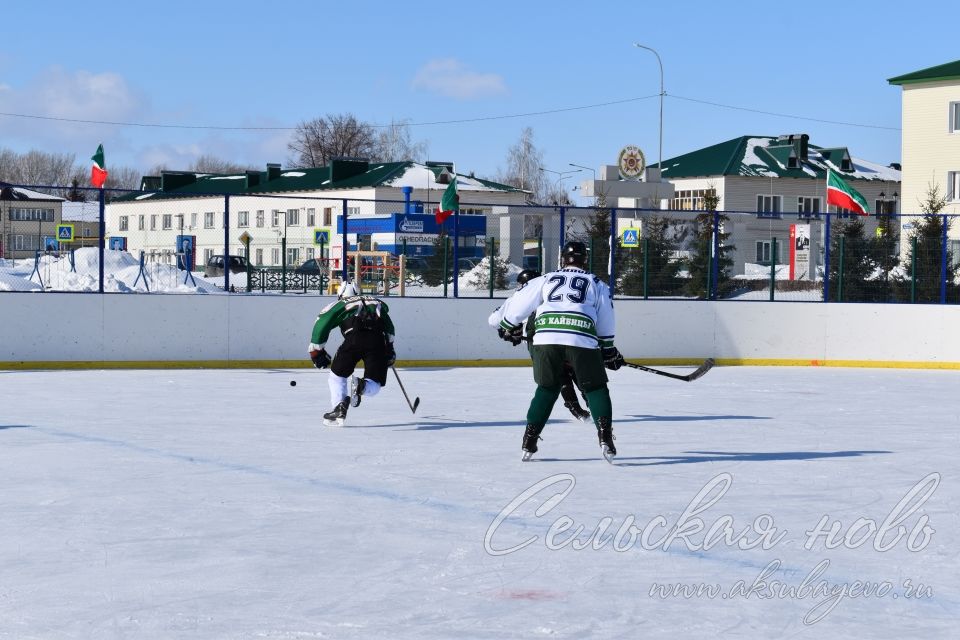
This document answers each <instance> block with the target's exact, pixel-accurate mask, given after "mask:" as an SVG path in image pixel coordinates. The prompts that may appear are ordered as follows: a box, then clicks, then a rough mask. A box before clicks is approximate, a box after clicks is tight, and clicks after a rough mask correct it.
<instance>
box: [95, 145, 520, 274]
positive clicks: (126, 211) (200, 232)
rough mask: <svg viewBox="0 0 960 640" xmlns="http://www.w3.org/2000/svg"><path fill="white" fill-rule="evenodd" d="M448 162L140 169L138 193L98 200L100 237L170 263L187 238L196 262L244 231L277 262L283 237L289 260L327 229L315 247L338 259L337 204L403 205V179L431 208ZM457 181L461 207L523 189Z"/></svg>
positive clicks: (360, 210) (492, 202) (351, 211)
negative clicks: (229, 170)
mask: <svg viewBox="0 0 960 640" xmlns="http://www.w3.org/2000/svg"><path fill="white" fill-rule="evenodd" d="M451 170H452V165H450V164H449V163H430V162H428V163H426V164H419V163H415V162H386V163H371V162H367V161H366V160H334V161H333V162H332V163H331V164H330V165H329V166H326V167H320V168H315V169H289V170H284V169H281V167H280V165H278V164H268V165H267V170H266V171H248V172H246V173H242V174H228V175H213V174H200V173H191V172H174V171H169V172H164V173H163V174H162V175H161V176H146V177H144V178H143V180H142V182H141V193H133V194H129V195H127V196H123V197H121V198H118V199H115V200H113V201H112V202H111V203H109V204H108V205H107V211H106V225H107V238H108V240H107V242H108V246H110V247H113V248H123V249H126V250H127V251H130V252H132V253H134V255H137V254H138V253H139V252H140V251H143V252H144V253H145V256H146V259H147V260H148V261H159V262H164V263H169V264H174V263H176V262H177V253H178V250H180V249H182V248H183V246H184V245H185V244H186V245H187V246H189V247H191V248H192V249H193V251H194V252H195V259H194V260H193V264H194V268H199V269H202V265H204V264H206V261H207V260H208V259H209V258H210V257H212V256H214V255H220V254H223V251H224V246H225V243H226V244H227V245H228V246H229V248H230V253H231V254H233V255H245V250H244V245H243V243H242V241H241V236H242V235H243V234H244V233H246V234H249V236H250V238H251V240H250V256H249V259H250V261H251V263H252V264H254V265H263V266H279V265H281V264H283V262H284V260H283V256H282V255H281V247H282V246H283V242H282V241H283V239H286V247H287V255H286V264H287V265H288V266H290V267H293V266H296V265H298V264H300V263H302V262H303V261H305V260H308V259H310V258H314V257H320V255H319V248H320V245H319V244H318V243H316V242H315V240H316V239H317V237H318V232H323V231H326V232H327V236H326V237H327V238H328V239H329V242H328V243H327V244H326V246H325V249H324V253H325V255H329V256H330V257H331V258H332V259H334V264H333V266H334V268H339V267H340V264H339V257H340V248H341V247H342V242H343V241H342V238H341V237H340V236H338V235H337V233H336V229H337V217H338V216H342V215H343V213H344V211H345V210H346V213H347V214H348V218H349V217H351V216H367V217H369V216H373V215H376V214H390V213H394V212H402V211H404V206H405V205H404V199H405V193H404V191H403V187H410V189H409V190H408V191H409V198H410V199H411V200H412V201H413V203H414V204H415V205H416V204H417V203H419V204H420V207H421V208H422V210H424V211H426V212H430V211H432V210H433V209H434V208H435V207H436V204H437V203H438V202H439V200H440V197H441V195H442V192H443V190H444V189H446V186H447V184H446V182H448V178H449V175H450V174H451ZM457 189H458V194H459V196H460V211H461V214H462V215H471V214H486V215H488V216H490V215H496V214H498V213H506V212H507V210H508V207H509V206H510V205H518V204H524V203H525V202H526V196H527V193H526V192H524V191H522V190H519V189H516V188H514V187H510V186H508V185H503V184H499V183H496V182H491V181H489V180H483V179H480V178H476V177H473V176H467V175H458V176H457ZM228 207H229V224H228V225H227V226H226V227H225V225H224V220H225V216H226V214H227V209H228ZM488 220H490V218H489V217H488ZM488 224H490V225H492V224H496V222H495V221H490V222H489V223H488ZM348 231H349V228H348ZM350 240H351V242H356V240H357V239H356V238H354V237H351V238H350ZM508 244H509V243H508Z"/></svg>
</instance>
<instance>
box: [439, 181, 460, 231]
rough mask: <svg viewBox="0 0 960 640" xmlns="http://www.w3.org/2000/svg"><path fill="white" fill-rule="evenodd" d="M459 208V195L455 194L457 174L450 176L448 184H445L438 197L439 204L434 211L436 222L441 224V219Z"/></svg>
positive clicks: (444, 218)
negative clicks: (440, 196)
mask: <svg viewBox="0 0 960 640" xmlns="http://www.w3.org/2000/svg"><path fill="white" fill-rule="evenodd" d="M459 210H460V196H458V195H457V176H456V175H454V176H453V177H452V178H450V184H449V185H447V188H446V190H445V191H444V192H443V197H442V198H440V206H439V207H437V210H436V212H435V214H436V218H437V224H443V221H444V220H446V219H447V218H449V217H450V216H452V215H453V212H454V211H459Z"/></svg>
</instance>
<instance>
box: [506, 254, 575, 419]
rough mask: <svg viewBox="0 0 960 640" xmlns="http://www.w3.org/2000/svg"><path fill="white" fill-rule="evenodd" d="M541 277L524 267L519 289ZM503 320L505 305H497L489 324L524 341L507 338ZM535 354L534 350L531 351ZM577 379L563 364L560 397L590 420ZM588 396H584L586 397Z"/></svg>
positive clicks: (529, 327)
mask: <svg viewBox="0 0 960 640" xmlns="http://www.w3.org/2000/svg"><path fill="white" fill-rule="evenodd" d="M539 277H540V272H539V271H534V270H533V269H524V270H523V271H521V272H520V273H518V274H517V291H519V290H520V289H523V288H524V287H525V286H527V283H528V282H530V281H531V280H533V279H535V278H539ZM501 320H503V305H501V306H499V307H497V309H496V310H495V311H494V312H493V313H491V314H490V317H489V318H487V324H489V325H490V326H491V327H493V328H495V329H498V330H499V332H500V337H501V338H504V339H505V340H507V341H509V342H510V343H511V344H513V346H517V345H519V344H520V343H521V342H523V341H524V339H523V338H522V337H519V336H517V337H513V338H506V337H505V336H504V329H503V328H501V327H500V321H501ZM534 320H535V317H534V314H532V313H531V314H530V317H529V318H528V319H527V322H526V325H525V327H524V333H526V336H527V338H526V339H527V349H528V350H530V349H532V346H533V345H531V344H530V343H529V341H530V340H532V339H533V333H534V331H533V327H534ZM530 353H531V355H533V352H532V351H531V352H530ZM577 390H578V387H577V380H576V376H575V374H574V373H573V369H572V368H571V367H570V364H569V363H564V365H563V378H562V381H561V383H560V397H561V398H563V406H565V407H566V408H567V410H568V411H569V412H570V413H571V414H572V415H573V417H574V418H576V419H577V420H580V421H582V422H588V421H589V420H590V412H589V411H586V410H584V408H583V407H581V406H580V400H579V399H578V398H577ZM585 397H586V396H584V398H585Z"/></svg>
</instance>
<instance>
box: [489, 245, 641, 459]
mask: <svg viewBox="0 0 960 640" xmlns="http://www.w3.org/2000/svg"><path fill="white" fill-rule="evenodd" d="M586 259H587V249H586V246H585V245H584V244H583V243H582V242H568V243H566V244H565V245H564V247H563V250H562V252H561V260H562V262H563V267H562V268H561V269H560V270H558V271H553V272H551V273H547V274H544V275H542V276H540V277H539V278H535V279H533V280H531V281H529V282H528V283H527V286H525V287H524V288H523V289H520V290H519V291H517V292H516V293H514V294H513V296H511V297H510V298H509V299H508V300H507V301H506V302H505V303H504V305H503V307H502V310H501V317H502V319H501V321H500V337H501V338H503V339H504V340H507V341H509V342H513V343H515V342H516V340H517V339H518V338H519V339H522V335H523V323H524V321H526V319H527V317H528V316H529V315H530V314H531V313H536V317H535V320H534V329H535V331H534V335H533V346H532V348H531V355H532V357H533V377H534V380H535V381H536V383H537V390H536V392H535V393H534V397H533V400H532V401H531V402H530V408H529V409H528V411H527V428H526V430H525V432H524V435H523V459H524V460H529V459H530V457H531V456H532V455H533V454H534V453H536V451H537V441H538V440H539V439H540V433H541V432H542V431H543V427H544V425H546V423H547V420H548V419H549V417H550V412H551V411H552V410H553V405H554V403H555V402H556V400H557V397H558V396H559V394H560V387H561V384H562V376H563V368H564V363H565V362H567V363H569V364H570V366H571V367H572V368H573V372H574V375H575V376H576V378H577V382H578V384H579V386H580V388H581V389H582V390H583V392H584V393H586V396H587V404H588V405H589V407H590V413H591V414H592V416H593V421H594V424H595V425H596V427H597V437H598V439H599V442H600V447H601V450H602V453H603V456H604V457H605V458H606V459H607V460H608V461H609V460H612V459H613V457H614V456H615V455H616V454H617V448H616V447H615V446H614V443H613V440H614V438H613V425H612V420H613V408H612V405H611V403H610V392H609V391H608V390H607V374H606V371H604V367H606V368H608V369H611V370H616V369H619V368H620V367H621V366H622V365H623V356H622V355H620V352H619V351H618V350H617V348H616V347H615V346H614V345H613V338H614V330H615V319H614V312H613V302H612V300H611V297H610V289H609V287H607V285H606V283H604V282H603V281H601V280H600V279H599V278H597V277H596V276H594V275H593V274H590V273H587V272H586V271H585V270H584V265H585V263H586Z"/></svg>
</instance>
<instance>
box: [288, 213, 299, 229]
mask: <svg viewBox="0 0 960 640" xmlns="http://www.w3.org/2000/svg"><path fill="white" fill-rule="evenodd" d="M287 224H288V225H290V226H291V227H294V226H296V225H298V224H300V209H287Z"/></svg>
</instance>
